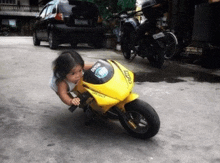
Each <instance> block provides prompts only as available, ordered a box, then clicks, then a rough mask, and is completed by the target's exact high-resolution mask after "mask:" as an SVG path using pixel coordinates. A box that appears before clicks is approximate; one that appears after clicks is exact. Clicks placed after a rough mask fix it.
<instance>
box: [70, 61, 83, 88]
mask: <svg viewBox="0 0 220 163" xmlns="http://www.w3.org/2000/svg"><path fill="white" fill-rule="evenodd" d="M82 76H83V68H82V66H80V65H77V66H76V67H74V68H72V69H71V70H70V72H69V73H68V74H67V75H66V79H67V80H68V81H69V82H72V83H74V84H77V82H78V81H79V80H80V79H81V77H82Z"/></svg>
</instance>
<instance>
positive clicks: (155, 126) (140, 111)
mask: <svg viewBox="0 0 220 163" xmlns="http://www.w3.org/2000/svg"><path fill="white" fill-rule="evenodd" d="M125 109H126V113H125V117H126V118H125V117H123V116H119V120H120V123H121V125H122V126H123V127H124V128H125V129H126V130H127V132H128V133H129V134H130V135H131V136H133V137H136V138H141V139H147V138H151V137H153V136H155V135H156V134H157V133H158V131H159V129H160V119H159V116H158V114H157V113H156V111H155V110H154V109H153V107H152V106H150V105H149V104H148V103H146V102H144V101H142V100H140V99H137V100H134V101H132V102H130V103H128V104H126V105H125Z"/></svg>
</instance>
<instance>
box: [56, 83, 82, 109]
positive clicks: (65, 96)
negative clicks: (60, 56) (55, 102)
mask: <svg viewBox="0 0 220 163" xmlns="http://www.w3.org/2000/svg"><path fill="white" fill-rule="evenodd" d="M57 87H58V92H57V94H58V96H59V97H60V99H61V100H62V101H63V102H64V103H65V104H66V105H69V106H71V105H79V104H80V99H79V98H74V97H73V96H72V95H71V94H70V93H68V91H67V90H68V85H67V83H66V82H64V81H62V82H59V83H58V84H57Z"/></svg>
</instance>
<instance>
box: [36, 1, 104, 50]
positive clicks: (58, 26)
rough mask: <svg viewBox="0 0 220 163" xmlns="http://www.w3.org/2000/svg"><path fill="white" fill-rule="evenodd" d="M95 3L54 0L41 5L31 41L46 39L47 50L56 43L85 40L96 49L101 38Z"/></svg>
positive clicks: (101, 31) (73, 43)
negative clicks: (43, 5)
mask: <svg viewBox="0 0 220 163" xmlns="http://www.w3.org/2000/svg"><path fill="white" fill-rule="evenodd" d="M100 20H101V17H100V15H99V10H98V7H97V5H95V4H94V3H90V2H85V1H75V0H54V1H51V2H49V3H47V4H46V5H45V7H44V8H43V9H42V11H41V12H40V14H39V16H37V18H36V22H35V24H34V27H33V43H34V45H35V46H39V45H40V42H41V41H48V42H49V46H50V48H51V49H56V48H57V47H58V46H59V44H63V43H70V44H71V46H73V47H75V46H76V45H77V44H78V43H88V44H90V45H91V44H92V45H94V46H95V47H96V48H100V47H102V45H103V41H104V32H105V29H106V28H105V27H104V26H102V23H101V21H100Z"/></svg>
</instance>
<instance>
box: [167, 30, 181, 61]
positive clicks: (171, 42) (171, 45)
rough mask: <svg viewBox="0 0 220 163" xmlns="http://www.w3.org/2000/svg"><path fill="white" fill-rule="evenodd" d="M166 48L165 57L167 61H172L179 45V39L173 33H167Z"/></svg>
mask: <svg viewBox="0 0 220 163" xmlns="http://www.w3.org/2000/svg"><path fill="white" fill-rule="evenodd" d="M166 40H167V41H166V43H165V44H166V45H165V46H166V47H165V55H164V57H165V58H166V59H171V58H172V57H173V56H174V55H175V53H176V46H177V44H178V41H177V38H176V36H175V35H174V34H173V33H170V32H169V33H166Z"/></svg>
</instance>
